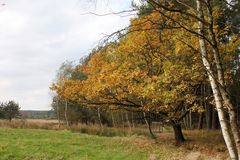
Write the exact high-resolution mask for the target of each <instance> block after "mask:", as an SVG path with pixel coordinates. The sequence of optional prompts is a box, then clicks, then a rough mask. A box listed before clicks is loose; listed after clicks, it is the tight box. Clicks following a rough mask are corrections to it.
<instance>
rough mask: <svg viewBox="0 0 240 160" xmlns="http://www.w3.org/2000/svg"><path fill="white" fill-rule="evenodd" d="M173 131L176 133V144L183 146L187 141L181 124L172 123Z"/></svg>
mask: <svg viewBox="0 0 240 160" xmlns="http://www.w3.org/2000/svg"><path fill="white" fill-rule="evenodd" d="M172 127H173V131H174V137H175V142H176V144H181V143H183V142H184V141H185V138H184V136H183V133H182V127H181V124H180V123H175V122H173V123H172Z"/></svg>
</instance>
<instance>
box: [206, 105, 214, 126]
mask: <svg viewBox="0 0 240 160" xmlns="http://www.w3.org/2000/svg"><path fill="white" fill-rule="evenodd" d="M212 118H213V117H212V106H209V105H206V124H207V129H208V130H211V129H212Z"/></svg>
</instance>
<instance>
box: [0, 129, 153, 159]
mask: <svg viewBox="0 0 240 160" xmlns="http://www.w3.org/2000/svg"><path fill="white" fill-rule="evenodd" d="M147 157H148V153H147V152H145V150H144V149H143V148H140V147H139V148H138V147H136V146H134V147H133V146H131V144H130V143H127V141H126V142H125V141H120V140H118V139H117V138H109V137H99V136H91V135H85V134H78V133H72V132H70V131H54V130H41V129H11V128H0V160H65V159H66V160H135V159H136V160H146V159H147Z"/></svg>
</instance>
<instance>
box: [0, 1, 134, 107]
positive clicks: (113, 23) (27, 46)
mask: <svg viewBox="0 0 240 160" xmlns="http://www.w3.org/2000/svg"><path fill="white" fill-rule="evenodd" d="M99 1H103V2H98V4H97V5H93V4H92V3H89V2H87V0H5V1H3V0H0V3H1V4H2V5H1V6H0V101H7V100H14V101H16V102H18V103H19V104H20V107H21V109H24V110H49V109H51V107H50V105H51V96H50V90H49V86H50V85H51V83H52V81H53V80H54V78H55V75H56V71H57V70H58V68H59V66H60V65H61V63H62V62H64V61H66V60H70V61H74V60H75V61H78V60H79V59H80V58H81V57H83V56H84V55H87V54H88V53H89V52H90V50H91V48H93V47H94V46H95V45H96V44H97V42H98V41H99V40H100V39H101V38H102V37H103V34H110V33H112V32H114V31H116V30H118V29H121V28H123V27H124V26H127V25H128V23H129V18H130V17H125V18H123V17H120V16H117V15H111V16H105V17H98V16H94V15H89V14H88V15H84V13H86V12H95V13H99V14H103V13H109V12H112V11H114V12H117V11H121V10H126V9H129V8H130V5H131V0H105V1H104V0H99Z"/></svg>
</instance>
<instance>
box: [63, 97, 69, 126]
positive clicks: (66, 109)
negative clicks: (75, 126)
mask: <svg viewBox="0 0 240 160" xmlns="http://www.w3.org/2000/svg"><path fill="white" fill-rule="evenodd" d="M67 111H68V103H67V101H66V102H65V112H64V115H65V120H66V124H67V126H68V127H69V122H68V115H67Z"/></svg>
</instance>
